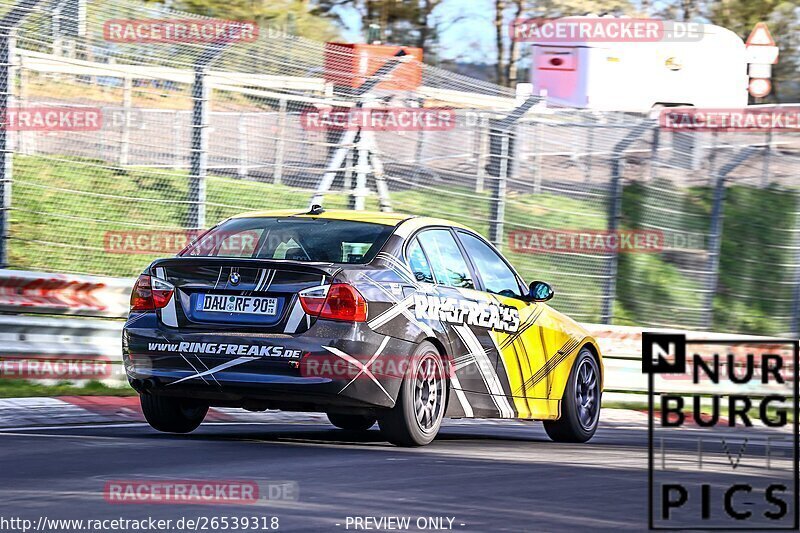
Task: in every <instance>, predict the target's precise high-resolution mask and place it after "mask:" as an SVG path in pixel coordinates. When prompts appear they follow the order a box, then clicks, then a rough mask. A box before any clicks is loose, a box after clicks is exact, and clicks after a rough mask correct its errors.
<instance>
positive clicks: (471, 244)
mask: <svg viewBox="0 0 800 533" xmlns="http://www.w3.org/2000/svg"><path fill="white" fill-rule="evenodd" d="M458 236H459V238H460V239H461V244H463V245H464V249H465V250H466V251H467V255H468V256H469V258H470V259H471V260H472V264H474V265H475V269H476V270H477V271H478V274H479V275H480V277H481V280H483V285H484V288H485V290H486V291H487V292H493V293H495V294H500V295H503V296H512V297H519V296H520V288H519V282H517V277H516V276H515V275H514V272H513V271H512V270H511V269H510V268H509V267H508V265H507V264H506V262H505V261H503V259H502V258H501V257H500V256H499V255H497V253H496V252H495V251H494V250H492V248H491V247H490V246H489V245H488V244H486V243H485V242H483V241H482V240H480V239H478V238H477V237H475V236H473V235H470V234H468V233H461V232H459V233H458Z"/></svg>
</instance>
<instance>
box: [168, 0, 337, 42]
mask: <svg viewBox="0 0 800 533" xmlns="http://www.w3.org/2000/svg"><path fill="white" fill-rule="evenodd" d="M153 3H159V4H164V3H166V2H165V0H155V1H154V2H153ZM169 5H170V7H172V8H174V9H177V10H179V11H188V12H189V13H195V14H198V15H203V16H206V17H215V18H221V19H226V20H254V21H256V22H257V23H258V24H259V25H262V26H270V27H273V28H280V29H281V30H282V31H287V32H289V33H291V34H294V35H299V36H301V37H307V38H310V39H314V40H317V41H327V40H333V39H335V38H337V37H338V34H339V32H338V31H337V30H336V28H335V27H334V25H333V24H331V22H330V21H329V20H327V19H325V18H323V17H320V16H318V15H316V14H314V13H313V9H312V7H311V6H310V5H309V3H308V0H174V1H173V2H170V4H169Z"/></svg>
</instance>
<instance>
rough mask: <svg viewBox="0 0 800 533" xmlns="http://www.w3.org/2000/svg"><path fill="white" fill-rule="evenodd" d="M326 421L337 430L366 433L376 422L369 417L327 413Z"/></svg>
mask: <svg viewBox="0 0 800 533" xmlns="http://www.w3.org/2000/svg"><path fill="white" fill-rule="evenodd" d="M328 420H330V421H331V424H333V425H334V426H336V427H337V428H339V429H346V430H348V431H366V430H368V429H369V428H371V427H372V426H374V425H375V421H376V420H377V419H376V418H375V417H374V416H369V415H341V414H338V413H328Z"/></svg>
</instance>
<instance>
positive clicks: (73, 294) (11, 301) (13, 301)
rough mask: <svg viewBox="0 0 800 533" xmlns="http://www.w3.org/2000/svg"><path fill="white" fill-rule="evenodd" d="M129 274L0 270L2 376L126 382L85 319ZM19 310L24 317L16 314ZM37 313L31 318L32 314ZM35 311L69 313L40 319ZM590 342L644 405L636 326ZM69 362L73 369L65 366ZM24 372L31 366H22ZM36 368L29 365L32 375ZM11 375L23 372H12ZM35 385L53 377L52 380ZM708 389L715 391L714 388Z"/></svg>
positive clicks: (126, 288) (101, 310) (120, 293)
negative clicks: (91, 377)
mask: <svg viewBox="0 0 800 533" xmlns="http://www.w3.org/2000/svg"><path fill="white" fill-rule="evenodd" d="M133 281H134V280H132V279H121V278H108V277H94V276H77V275H74V276H73V275H70V274H50V273H44V272H25V271H18V270H0V311H4V312H15V313H19V314H15V315H5V316H4V315H0V369H2V375H3V376H5V377H15V376H14V371H16V370H18V369H19V368H20V367H19V366H18V363H19V362H20V361H23V360H24V361H28V362H30V361H38V362H40V363H41V365H40V366H39V367H38V368H40V369H41V370H42V371H44V370H45V369H47V370H48V371H49V372H52V373H53V374H54V375H59V370H61V371H63V373H64V377H63V379H68V380H70V381H76V382H78V383H81V382H85V381H86V380H87V379H89V378H83V379H75V378H73V377H71V374H70V372H72V371H75V372H78V371H80V370H85V371H88V372H90V373H91V371H92V368H91V367H90V368H88V370H87V368H83V369H81V368H79V367H76V366H75V365H77V364H80V362H87V363H94V364H96V365H95V370H97V371H98V373H99V374H100V375H98V376H96V378H97V379H100V380H101V381H103V382H105V383H107V384H111V385H122V384H124V383H125V377H124V372H123V369H122V364H121V363H122V346H121V336H122V325H123V324H122V321H121V320H100V319H98V318H86V317H109V318H124V317H126V316H127V311H128V295H129V292H130V288H131V287H132V285H133ZM23 313H26V314H23ZM37 314H38V316H37ZM42 314H62V315H76V316H72V317H66V316H64V317H44V316H41V315H42ZM584 326H585V327H586V328H587V329H588V330H589V332H590V333H591V334H592V335H593V336H594V337H595V338H596V339H597V341H598V343H599V345H600V348H601V350H602V353H603V358H604V364H605V374H606V377H605V389H606V391H607V392H606V394H605V396H604V400H610V401H639V402H645V401H646V398H645V397H644V396H643V395H644V394H646V393H647V386H648V383H647V376H646V375H645V374H643V373H642V329H641V328H637V327H630V326H607V325H602V324H584ZM648 331H651V332H661V333H682V334H685V335H687V337H688V338H690V339H692V340H722V339H730V338H732V337H735V338H736V339H739V340H742V341H745V340H760V339H761V340H763V337H755V336H746V335H735V336H734V335H729V334H722V333H709V332H695V331H685V330H675V329H663V328H648ZM70 364H72V365H73V368H70V367H69V366H68V365H70ZM27 368H29V370H30V368H31V367H30V364H28V367H27ZM36 368H37V367H35V366H34V367H33V369H34V372H35V371H36ZM16 377H23V378H24V377H25V376H24V375H19V376H16ZM31 377H35V378H36V380H37V381H38V382H45V383H47V382H53V381H58V380H59V379H58V378H53V379H42V377H41V376H40V375H39V376H31ZM669 386H670V391H671V392H687V391H688V390H689V388H691V390H692V391H694V392H696V390H697V387H696V386H695V385H692V384H691V383H689V382H688V381H687V380H683V381H682V380H681V379H674V380H672V381H671V382H670V384H669ZM708 392H716V393H719V392H720V391H719V390H718V389H714V390H713V391H712V390H711V389H709V390H708ZM750 392H751V393H752V394H754V395H763V394H769V393H771V392H774V390H772V389H770V388H768V387H759V386H757V385H756V386H754V387H753V388H752V389H751V390H750Z"/></svg>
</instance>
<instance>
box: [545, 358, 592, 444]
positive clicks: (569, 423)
mask: <svg viewBox="0 0 800 533" xmlns="http://www.w3.org/2000/svg"><path fill="white" fill-rule="evenodd" d="M599 420H600V369H599V367H598V366H597V361H596V360H595V358H594V356H593V355H592V352H591V351H589V349H588V348H584V349H582V350H581V351H580V353H578V357H577V358H576V359H575V363H574V364H573V365H572V371H571V372H570V374H569V381H568V382H567V387H566V389H565V390H564V396H563V397H562V399H561V418H559V419H558V420H547V421H545V422H544V429H545V431H546V432H547V435H548V436H549V437H550V438H551V439H553V440H554V441H556V442H586V441H588V440H589V439H591V438H592V436H594V433H595V431H597V424H598V422H599Z"/></svg>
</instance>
